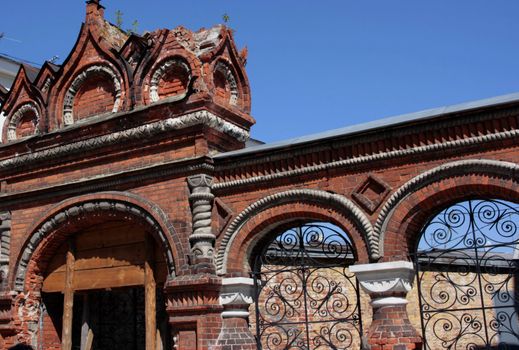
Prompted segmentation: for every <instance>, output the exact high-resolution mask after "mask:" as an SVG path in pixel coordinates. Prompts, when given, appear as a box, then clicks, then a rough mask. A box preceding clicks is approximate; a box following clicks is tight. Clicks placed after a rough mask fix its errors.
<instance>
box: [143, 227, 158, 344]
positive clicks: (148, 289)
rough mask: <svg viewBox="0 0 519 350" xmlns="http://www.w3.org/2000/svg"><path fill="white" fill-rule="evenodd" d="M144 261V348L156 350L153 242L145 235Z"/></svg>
mask: <svg viewBox="0 0 519 350" xmlns="http://www.w3.org/2000/svg"><path fill="white" fill-rule="evenodd" d="M145 246H146V262H145V263H144V302H145V319H146V350H156V347H155V343H156V341H157V321H156V303H157V301H156V294H155V293H156V284H155V276H154V273H153V260H154V256H155V254H154V252H153V250H154V242H153V238H152V237H150V236H149V235H146V241H145Z"/></svg>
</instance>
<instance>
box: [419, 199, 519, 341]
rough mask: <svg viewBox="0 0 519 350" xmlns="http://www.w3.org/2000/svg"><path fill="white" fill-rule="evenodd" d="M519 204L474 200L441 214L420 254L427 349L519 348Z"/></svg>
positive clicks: (427, 232) (425, 237) (430, 227)
mask: <svg viewBox="0 0 519 350" xmlns="http://www.w3.org/2000/svg"><path fill="white" fill-rule="evenodd" d="M518 259H519V206H518V205H515V204H513V203H509V202H505V201H501V200H469V201H465V202H462V203H458V204H456V205H454V206H451V207H449V208H447V209H445V210H443V211H441V212H440V213H439V214H437V215H436V216H435V217H433V218H432V219H431V220H430V221H429V222H428V223H427V225H425V227H424V229H423V230H422V236H421V240H420V242H419V244H418V248H417V253H416V256H415V262H416V271H417V283H418V291H419V300H420V312H421V322H422V331H423V337H424V344H425V348H426V349H471V350H472V349H474V350H476V349H519V319H518V305H519V302H518V301H519V298H518V297H519V290H518V288H519V283H518V278H519V274H518V273H519V269H518V266H519V260H518Z"/></svg>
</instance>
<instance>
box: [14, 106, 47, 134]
mask: <svg viewBox="0 0 519 350" xmlns="http://www.w3.org/2000/svg"><path fill="white" fill-rule="evenodd" d="M27 112H33V113H34V114H35V116H36V120H35V121H34V132H35V133H36V132H37V126H38V122H39V120H40V113H39V112H38V109H37V108H36V107H35V106H34V105H33V104H32V103H26V104H23V105H22V106H21V107H20V108H18V109H17V110H16V112H14V113H13V115H12V116H11V118H10V119H9V125H8V126H7V141H14V140H16V138H17V137H16V128H17V127H18V123H20V120H21V119H22V117H23V115H24V114H25V113H27Z"/></svg>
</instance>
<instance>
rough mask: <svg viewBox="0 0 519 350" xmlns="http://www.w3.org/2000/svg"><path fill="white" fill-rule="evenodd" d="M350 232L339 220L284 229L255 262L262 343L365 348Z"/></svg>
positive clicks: (278, 346)
mask: <svg viewBox="0 0 519 350" xmlns="http://www.w3.org/2000/svg"><path fill="white" fill-rule="evenodd" d="M354 261H355V256H354V250H353V247H352V245H351V243H350V241H349V239H348V238H347V237H346V235H345V234H344V233H342V232H340V230H339V229H338V228H336V227H334V226H333V225H328V224H306V225H300V226H297V227H294V228H291V229H289V230H287V231H283V232H282V233H281V234H279V235H278V236H277V237H276V238H274V239H273V240H272V241H270V243H268V244H267V245H265V248H264V249H263V251H262V252H261V253H260V254H258V256H257V259H256V262H255V266H254V271H255V272H254V279H255V286H256V293H255V296H256V310H255V312H256V330H257V341H258V348H259V349H269V350H274V349H349V348H360V337H361V333H362V324H361V318H360V303H359V289H358V284H357V281H356V279H355V277H354V275H353V274H352V273H350V272H349V271H348V266H349V265H350V264H352V263H353V262H354Z"/></svg>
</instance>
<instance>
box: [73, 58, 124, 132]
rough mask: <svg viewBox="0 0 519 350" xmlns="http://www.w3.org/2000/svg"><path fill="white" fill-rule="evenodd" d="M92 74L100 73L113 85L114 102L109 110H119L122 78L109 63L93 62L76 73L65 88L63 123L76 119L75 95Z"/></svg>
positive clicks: (113, 111) (114, 111)
mask: <svg viewBox="0 0 519 350" xmlns="http://www.w3.org/2000/svg"><path fill="white" fill-rule="evenodd" d="M93 75H102V76H104V77H106V78H108V81H107V83H109V84H111V85H113V90H114V103H113V108H112V111H111V112H112V113H116V112H117V111H119V109H120V107H121V96H122V78H121V77H120V76H119V75H118V74H117V73H116V70H115V68H114V67H112V66H111V65H109V64H107V63H101V64H94V65H91V66H89V67H87V68H85V69H83V70H82V71H81V72H80V73H78V74H77V75H76V76H75V78H74V79H73V80H72V83H71V84H70V86H69V88H68V89H67V91H66V93H65V96H64V100H63V125H65V126H67V125H71V124H74V122H75V121H76V118H75V116H74V112H73V110H74V106H75V99H76V95H77V93H78V92H79V91H80V89H81V87H82V86H83V84H84V83H85V82H88V80H89V79H90V78H91V77H92V76H93Z"/></svg>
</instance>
